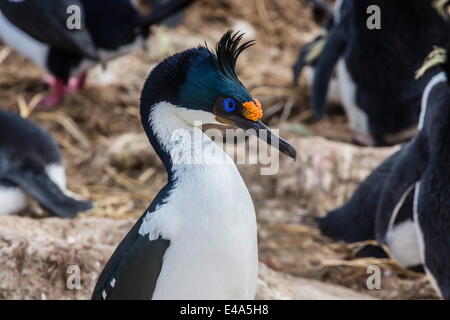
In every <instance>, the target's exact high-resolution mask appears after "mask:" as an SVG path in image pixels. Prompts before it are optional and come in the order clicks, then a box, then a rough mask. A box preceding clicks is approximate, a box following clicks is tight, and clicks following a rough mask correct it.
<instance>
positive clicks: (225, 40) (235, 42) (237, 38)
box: [213, 29, 255, 82]
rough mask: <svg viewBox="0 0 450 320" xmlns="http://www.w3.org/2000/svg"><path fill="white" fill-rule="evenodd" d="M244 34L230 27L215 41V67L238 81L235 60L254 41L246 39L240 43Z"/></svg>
mask: <svg viewBox="0 0 450 320" xmlns="http://www.w3.org/2000/svg"><path fill="white" fill-rule="evenodd" d="M243 37H244V34H243V33H241V32H239V31H238V32H235V31H234V30H233V29H230V30H228V31H227V33H225V34H224V35H223V36H222V38H221V39H220V41H219V42H218V43H217V46H216V50H215V52H213V53H215V55H216V57H217V60H216V61H215V63H216V67H217V69H218V70H219V71H220V72H221V73H222V74H223V75H224V76H226V77H227V78H230V79H232V80H234V81H237V82H240V81H239V78H238V76H237V74H236V62H237V59H238V58H239V56H240V55H241V53H242V52H243V51H244V50H245V49H248V48H249V47H251V46H253V45H254V44H255V41H253V40H251V41H247V42H244V43H242V44H240V42H241V40H242V38H243Z"/></svg>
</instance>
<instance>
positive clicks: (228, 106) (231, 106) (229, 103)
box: [223, 98, 236, 112]
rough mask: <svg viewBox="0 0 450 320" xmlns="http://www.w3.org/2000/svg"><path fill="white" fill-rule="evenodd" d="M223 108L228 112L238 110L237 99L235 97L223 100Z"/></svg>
mask: <svg viewBox="0 0 450 320" xmlns="http://www.w3.org/2000/svg"><path fill="white" fill-rule="evenodd" d="M223 108H224V110H225V111H226V112H233V111H234V110H236V100H234V99H233V98H227V99H225V100H223Z"/></svg>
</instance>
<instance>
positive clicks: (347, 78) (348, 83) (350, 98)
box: [337, 59, 369, 134]
mask: <svg viewBox="0 0 450 320" xmlns="http://www.w3.org/2000/svg"><path fill="white" fill-rule="evenodd" d="M337 73H338V78H339V85H340V90H341V94H340V96H341V99H342V103H343V107H344V109H345V113H346V114H347V117H348V119H349V122H350V127H351V128H352V129H353V130H354V131H356V132H359V133H363V134H369V121H368V117H367V114H366V113H365V112H363V111H362V110H361V109H360V108H359V106H358V104H357V103H356V90H357V88H356V84H355V83H354V81H353V79H352V76H351V75H350V73H349V72H348V69H347V66H346V64H345V61H344V59H340V60H339V62H338V65H337Z"/></svg>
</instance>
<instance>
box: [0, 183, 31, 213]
mask: <svg viewBox="0 0 450 320" xmlns="http://www.w3.org/2000/svg"><path fill="white" fill-rule="evenodd" d="M26 205H27V199H26V196H25V194H24V193H23V192H22V190H21V189H20V188H16V187H4V186H0V217H1V216H4V215H12V214H16V213H18V212H20V211H21V210H23V209H24V208H25V207H26Z"/></svg>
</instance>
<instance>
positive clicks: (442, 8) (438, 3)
mask: <svg viewBox="0 0 450 320" xmlns="http://www.w3.org/2000/svg"><path fill="white" fill-rule="evenodd" d="M449 2H450V0H435V1H434V2H433V7H434V9H436V11H437V12H438V13H439V15H440V16H441V17H442V18H444V19H445V20H448V18H449V13H448V11H447V6H448V5H449Z"/></svg>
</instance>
